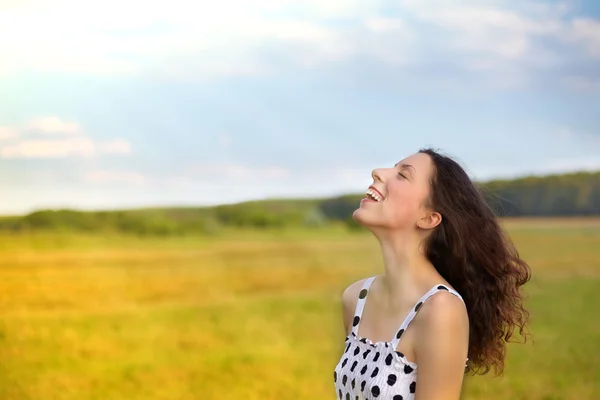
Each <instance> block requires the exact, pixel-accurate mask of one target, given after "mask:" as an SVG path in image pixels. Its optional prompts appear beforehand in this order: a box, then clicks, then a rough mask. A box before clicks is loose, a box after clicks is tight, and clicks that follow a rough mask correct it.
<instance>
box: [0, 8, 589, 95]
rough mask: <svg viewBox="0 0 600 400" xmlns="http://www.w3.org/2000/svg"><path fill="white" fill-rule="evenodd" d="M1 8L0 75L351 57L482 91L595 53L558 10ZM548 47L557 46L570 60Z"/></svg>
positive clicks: (307, 62)
mask: <svg viewBox="0 0 600 400" xmlns="http://www.w3.org/2000/svg"><path fill="white" fill-rule="evenodd" d="M10 3H11V7H8V8H6V9H5V10H4V11H3V12H2V13H0V74H2V73H4V74H11V73H14V72H16V71H27V70H37V71H40V70H41V71H60V72H83V73H87V74H111V75H114V74H118V75H143V76H148V75H150V76H152V77H163V78H167V79H171V80H206V79H213V78H215V77H222V76H231V75H260V74H269V73H272V72H273V71H277V69H280V68H286V67H290V66H292V67H299V68H318V67H322V66H333V67H339V66H340V64H339V63H340V62H343V61H349V60H352V61H354V60H356V59H358V58H360V59H361V60H365V61H367V62H369V63H373V64H379V65H383V66H384V67H388V68H402V67H408V66H414V65H417V66H418V68H416V70H420V71H423V70H427V71H429V70H430V69H432V68H433V67H435V66H439V65H448V66H450V67H454V68H459V69H461V70H462V71H463V72H464V73H466V74H469V73H472V72H475V73H477V74H482V75H485V76H486V77H487V78H488V81H489V82H493V83H494V84H497V82H499V81H502V82H504V85H506V86H520V85H523V84H527V82H528V80H529V79H530V78H531V77H534V76H535V75H536V73H537V71H538V70H539V69H542V70H544V69H549V68H550V69H551V68H553V67H556V70H557V72H556V73H557V74H563V75H561V78H564V74H565V72H564V71H565V70H566V69H565V68H564V66H565V65H571V64H573V63H576V62H578V61H577V60H579V61H581V60H584V59H586V57H588V58H589V57H596V58H600V33H599V32H600V28H599V26H600V22H598V21H597V20H594V19H589V18H588V19H582V18H573V17H571V16H569V14H567V12H568V11H569V6H568V3H558V4H553V5H551V4H545V3H544V4H542V3H540V2H536V1H522V2H516V1H511V0H477V1H476V0H452V1H450V0H430V1H427V2H425V1H420V0H403V1H399V2H388V1H385V0H373V1H369V2H364V1H363V2H360V1H358V0H347V1H343V0H329V1H325V0H304V1H300V0H281V1H272V0H254V1H242V0H222V1H220V2H213V1H208V0H204V1H197V2H192V1H190V0H172V1H170V2H142V1H141V0H106V1H103V2H100V1H91V2H79V1H75V0H60V1H57V2H52V3H49V2H45V1H43V0H29V1H27V2H25V3H23V4H24V5H23V6H18V5H17V4H18V2H14V1H12V2H10ZM382 9H385V10H389V11H390V13H389V14H386V13H383V12H382V11H381V10H382ZM386 12H387V11H386ZM391 15H393V16H391ZM32 26H34V27H35V29H32V28H31V27H32ZM560 46H568V47H569V51H574V52H575V53H576V55H577V57H571V56H572V55H571V54H569V55H567V54H565V52H564V51H563V50H564V49H563V48H561V47H560ZM573 60H575V61H573ZM346 66H348V65H346ZM349 68H352V66H349ZM341 70H344V68H341ZM440 70H443V69H442V68H440ZM448 70H449V69H447V70H444V71H445V72H444V71H442V72H437V73H438V74H439V75H440V76H435V74H436V72H428V75H429V76H430V79H429V81H432V82H436V81H439V82H445V81H446V80H447V79H451V78H448V77H447V76H442V75H444V73H448V72H447V71H448ZM397 72H403V71H398V70H395V73H397ZM409 80H410V78H409ZM553 80H554V81H560V80H561V79H553Z"/></svg>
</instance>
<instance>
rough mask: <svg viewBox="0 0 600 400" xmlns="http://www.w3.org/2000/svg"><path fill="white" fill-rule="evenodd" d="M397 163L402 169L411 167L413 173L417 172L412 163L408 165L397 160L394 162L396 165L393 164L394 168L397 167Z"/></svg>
mask: <svg viewBox="0 0 600 400" xmlns="http://www.w3.org/2000/svg"><path fill="white" fill-rule="evenodd" d="M398 165H400V168H402V169H408V168H412V169H413V171H415V173H416V172H417V170H416V169H415V167H413V166H412V165H410V164H400V163H399V162H397V163H396V165H394V168H397V167H398Z"/></svg>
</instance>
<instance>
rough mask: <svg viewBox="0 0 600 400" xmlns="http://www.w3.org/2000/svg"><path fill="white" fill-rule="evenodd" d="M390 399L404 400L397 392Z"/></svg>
mask: <svg viewBox="0 0 600 400" xmlns="http://www.w3.org/2000/svg"><path fill="white" fill-rule="evenodd" d="M392 400H404V398H403V397H402V396H401V395H399V394H397V395H395V396H394V397H393V398H392Z"/></svg>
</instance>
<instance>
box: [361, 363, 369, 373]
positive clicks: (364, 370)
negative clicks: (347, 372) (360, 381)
mask: <svg viewBox="0 0 600 400" xmlns="http://www.w3.org/2000/svg"><path fill="white" fill-rule="evenodd" d="M367 368H368V366H366V365H365V366H364V367H362V369H361V370H360V374H361V375H364V374H365V372H367Z"/></svg>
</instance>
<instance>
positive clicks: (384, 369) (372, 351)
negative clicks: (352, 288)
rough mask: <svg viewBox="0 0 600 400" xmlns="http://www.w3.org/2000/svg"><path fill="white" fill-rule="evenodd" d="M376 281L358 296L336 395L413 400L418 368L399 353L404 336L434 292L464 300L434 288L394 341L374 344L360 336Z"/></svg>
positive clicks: (336, 376)
mask: <svg viewBox="0 0 600 400" xmlns="http://www.w3.org/2000/svg"><path fill="white" fill-rule="evenodd" d="M373 280H375V277H374V276H373V277H370V278H369V279H367V280H366V281H365V283H364V285H363V287H362V289H361V291H360V293H359V295H358V302H357V304H356V311H355V313H354V321H353V322H352V332H351V333H350V335H348V336H347V337H346V347H345V349H344V353H343V354H342V356H341V358H340V361H339V362H338V364H337V365H336V367H335V370H334V372H333V380H334V383H335V390H336V392H337V393H336V394H337V397H338V399H340V400H363V399H379V400H412V399H414V396H415V391H416V389H417V365H416V364H415V363H413V362H410V361H408V360H407V359H406V358H405V357H404V354H402V353H400V352H399V351H396V348H397V347H398V343H400V339H401V338H402V334H403V333H404V331H405V330H406V328H408V325H409V324H410V322H411V321H412V320H413V318H414V317H415V315H416V314H417V312H418V311H419V309H420V308H421V306H422V305H423V303H424V302H425V301H426V300H427V299H428V298H429V297H431V296H433V295H434V294H435V293H437V292H439V291H440V290H446V291H448V292H450V293H452V294H454V295H456V296H458V297H459V298H460V299H461V300H462V297H461V296H460V295H459V294H458V293H457V292H456V291H454V290H452V289H450V288H448V287H446V286H444V285H436V286H434V287H432V288H431V289H430V290H429V291H428V292H427V293H425V295H423V297H421V299H420V300H419V301H418V302H417V304H416V305H415V306H414V307H413V308H412V310H411V311H410V313H409V314H408V315H407V316H406V318H405V319H404V321H403V322H402V324H401V325H400V328H399V329H398V331H397V333H396V335H394V338H393V339H392V340H391V341H389V342H376V343H374V342H372V341H370V340H369V339H367V338H361V337H359V336H358V327H359V325H360V320H361V317H362V312H363V309H364V307H365V302H366V299H367V295H368V294H369V288H370V287H371V284H372V283H373Z"/></svg>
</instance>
